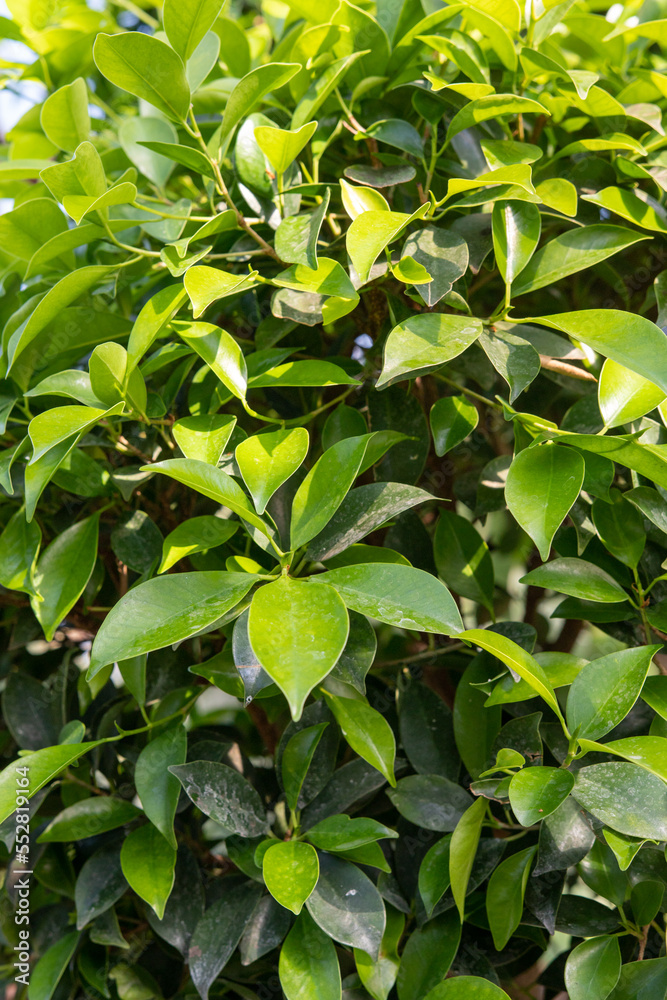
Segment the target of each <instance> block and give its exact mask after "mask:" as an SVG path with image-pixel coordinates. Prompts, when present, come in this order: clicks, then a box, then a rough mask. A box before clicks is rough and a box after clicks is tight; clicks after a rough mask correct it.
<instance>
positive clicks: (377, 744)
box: [324, 691, 396, 786]
mask: <svg viewBox="0 0 667 1000" xmlns="http://www.w3.org/2000/svg"><path fill="white" fill-rule="evenodd" d="M324 697H325V699H326V702H327V705H328V706H329V708H330V709H331V711H332V712H333V715H334V717H335V719H336V722H337V723H338V725H339V726H340V728H341V732H342V733H343V736H344V737H345V739H346V740H347V742H348V743H349V744H350V746H351V747H352V749H353V750H355V751H356V753H358V754H359V756H360V757H363V759H364V760H367V761H368V763H369V764H371V765H372V766H373V767H376V768H377V769H378V771H380V773H381V774H383V775H384V776H385V778H386V779H387V781H388V782H389V784H390V785H393V786H395V785H396V779H395V777H394V759H395V756H396V740H395V739H394V734H393V733H392V731H391V728H390V726H389V723H388V722H387V721H386V719H384V718H383V716H382V715H380V713H379V712H377V711H376V710H375V709H374V708H371V706H370V705H367V704H366V703H365V702H364V701H357V700H356V698H342V697H340V696H338V695H332V694H329V693H328V692H327V691H325V692H324Z"/></svg>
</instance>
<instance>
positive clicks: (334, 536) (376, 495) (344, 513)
mask: <svg viewBox="0 0 667 1000" xmlns="http://www.w3.org/2000/svg"><path fill="white" fill-rule="evenodd" d="M429 499H430V495H429V494H428V493H426V492H425V491H424V490H420V489H418V488H417V487H416V486H408V485H404V484H403V483H370V484H369V485H367V486H358V487H357V488H356V489H353V490H350V492H349V493H348V494H347V496H346V497H345V499H344V500H343V502H342V503H341V505H340V507H339V508H338V510H337V511H336V513H335V514H334V515H333V517H332V518H331V520H330V521H329V523H328V524H327V525H326V527H325V528H324V529H323V530H322V531H321V532H320V533H319V534H318V535H317V536H316V537H315V538H314V539H313V540H312V541H311V542H310V544H309V545H308V549H307V552H308V555H309V557H310V558H311V559H314V560H317V561H322V560H324V559H330V558H331V557H332V556H335V555H338V554H339V553H340V552H343V551H345V549H347V548H348V547H349V546H350V545H353V544H354V543H355V542H357V541H358V540H359V539H360V538H364V537H365V536H366V535H368V534H369V533H370V532H371V531H373V530H374V529H375V528H378V527H379V526H380V525H382V524H384V523H385V522H386V521H389V520H391V519H392V518H393V517H395V516H396V515H397V514H400V513H401V512H402V511H405V510H408V509H409V508H410V507H414V506H415V505H416V504H418V503H422V502H423V501H425V500H429Z"/></svg>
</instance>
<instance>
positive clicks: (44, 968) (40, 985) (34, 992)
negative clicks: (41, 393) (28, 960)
mask: <svg viewBox="0 0 667 1000" xmlns="http://www.w3.org/2000/svg"><path fill="white" fill-rule="evenodd" d="M79 937H80V935H79V933H78V931H73V932H72V933H70V934H65V935H64V937H61V938H60V939H59V940H58V941H56V942H55V944H52V945H51V947H50V948H47V950H46V951H45V952H44V954H43V955H42V956H41V957H40V959H39V961H38V962H37V964H36V965H35V967H34V968H33V969H32V972H31V974H30V986H29V989H28V996H29V998H30V1000H51V997H52V996H53V994H54V993H55V991H56V987H57V986H58V983H59V982H60V980H61V978H62V976H63V974H64V972H65V970H66V969H67V966H68V965H69V963H70V962H71V960H72V957H73V955H74V952H75V951H76V948H77V945H78V943H79ZM17 957H18V956H17ZM20 971H21V970H20V969H17V972H20ZM26 981H27V980H26Z"/></svg>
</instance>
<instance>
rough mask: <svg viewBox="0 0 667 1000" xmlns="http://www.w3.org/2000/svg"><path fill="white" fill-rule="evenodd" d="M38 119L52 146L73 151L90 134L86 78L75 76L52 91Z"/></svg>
mask: <svg viewBox="0 0 667 1000" xmlns="http://www.w3.org/2000/svg"><path fill="white" fill-rule="evenodd" d="M39 121H40V125H41V126H42V128H43V129H44V132H45V133H46V135H47V137H48V138H49V139H50V140H51V142H52V143H54V145H56V146H59V147H60V148H61V149H64V150H66V152H68V153H73V152H74V150H75V149H76V147H77V146H78V145H79V144H80V143H82V142H84V141H85V140H86V139H87V138H88V135H89V133H90V116H89V114H88V88H87V86H86V81H85V80H84V79H82V77H77V79H76V80H74V81H73V83H68V84H66V85H65V86H64V87H60V89H59V90H56V91H54V92H53V94H51V95H50V96H49V97H47V99H46V100H45V101H44V104H43V105H42V110H41V112H40V116H39Z"/></svg>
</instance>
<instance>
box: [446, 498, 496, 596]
mask: <svg viewBox="0 0 667 1000" xmlns="http://www.w3.org/2000/svg"><path fill="white" fill-rule="evenodd" d="M433 555H434V558H435V563H436V566H437V567H438V573H439V575H440V576H441V577H442V579H443V580H445V581H446V583H447V585H448V586H450V587H451V588H452V590H453V591H454V592H455V593H457V594H460V595H461V597H467V598H469V599H470V600H471V601H476V602H477V603H478V604H483V605H484V606H485V607H486V608H488V609H489V612H490V613H491V614H493V591H494V574H493V563H492V562H491V554H490V553H489V549H488V546H487V544H486V542H485V541H484V539H483V538H482V537H481V535H480V534H479V532H478V531H477V529H476V528H475V527H474V526H473V525H472V524H470V522H469V521H466V519H465V518H464V517H460V516H459V515H458V514H454V513H453V512H452V511H449V510H441V511H440V518H439V520H438V526H437V528H436V532H435V537H434V539H433Z"/></svg>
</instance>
